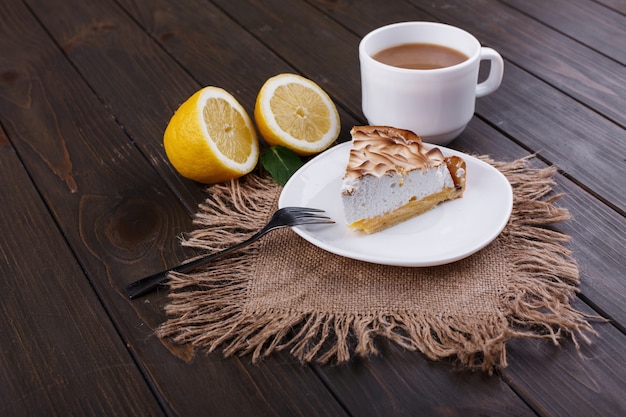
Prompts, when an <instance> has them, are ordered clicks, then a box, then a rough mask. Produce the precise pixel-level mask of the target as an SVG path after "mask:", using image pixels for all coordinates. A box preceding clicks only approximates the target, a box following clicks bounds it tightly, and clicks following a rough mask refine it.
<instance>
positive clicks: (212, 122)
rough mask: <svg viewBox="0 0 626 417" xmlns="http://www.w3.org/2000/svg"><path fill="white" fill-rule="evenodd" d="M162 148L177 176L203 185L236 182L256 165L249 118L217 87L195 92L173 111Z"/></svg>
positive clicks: (254, 139) (256, 149)
mask: <svg viewBox="0 0 626 417" xmlns="http://www.w3.org/2000/svg"><path fill="white" fill-rule="evenodd" d="M163 146H164V147H165V153H166V155H167V158H168V159H169V161H170V163H171V164H172V166H173V167H174V168H175V169H176V170H177V171H178V172H179V173H180V175H182V176H183V177H185V178H189V179H191V180H194V181H198V182H201V183H205V184H215V183H218V182H224V181H227V180H230V179H233V178H238V177H241V176H242V175H245V174H247V173H249V172H250V171H252V170H253V169H254V167H255V166H256V164H257V161H258V159H259V141H258V138H257V135H256V131H255V129H254V124H253V123H252V120H251V119H250V116H248V114H247V113H246V111H245V109H244V108H243V107H242V106H241V104H239V102H238V101H237V100H236V99H235V98H234V97H233V96H232V95H231V94H230V93H228V92H227V91H225V90H223V89H221V88H218V87H205V88H203V89H201V90H199V91H198V92H196V93H195V94H194V95H192V96H191V97H189V98H188V99H187V100H186V101H185V102H184V103H183V104H182V105H181V106H180V107H179V108H178V110H176V112H175V113H174V116H172V119H171V120H170V122H169V124H168V125H167V128H166V129H165V133H164V135H163Z"/></svg>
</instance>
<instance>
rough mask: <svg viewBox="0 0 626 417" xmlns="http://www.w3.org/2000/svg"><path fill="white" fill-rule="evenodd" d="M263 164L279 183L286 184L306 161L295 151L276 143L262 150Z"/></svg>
mask: <svg viewBox="0 0 626 417" xmlns="http://www.w3.org/2000/svg"><path fill="white" fill-rule="evenodd" d="M261 165H262V166H263V168H265V169H266V170H267V172H269V173H270V175H271V176H272V178H273V179H274V181H276V183H277V184H279V185H285V184H286V183H287V180H289V178H291V176H292V175H293V174H294V173H295V172H296V171H297V170H298V169H299V168H300V167H301V166H302V165H304V162H302V159H300V157H299V156H298V154H296V153H295V152H294V151H292V150H290V149H287V148H285V147H284V146H279V145H276V146H272V147H271V148H266V149H263V151H261Z"/></svg>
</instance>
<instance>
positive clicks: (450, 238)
mask: <svg viewBox="0 0 626 417" xmlns="http://www.w3.org/2000/svg"><path fill="white" fill-rule="evenodd" d="M350 147H351V142H346V143H342V144H340V145H337V146H335V147H333V148H330V149H329V150H327V151H325V152H324V153H322V154H320V155H318V156H317V157H315V158H314V159H312V160H311V161H309V162H308V163H307V164H305V165H304V166H303V167H302V168H300V169H299V170H298V171H297V172H296V173H295V174H294V175H293V176H292V177H291V178H290V179H289V181H288V182H287V184H286V185H285V187H284V189H283V191H282V193H281V195H280V198H279V200H278V206H279V207H281V208H282V207H287V206H303V207H312V208H319V209H323V210H326V212H327V213H328V215H329V216H330V217H331V218H332V219H333V220H334V221H335V222H336V223H335V224H331V225H307V226H298V227H294V228H293V230H294V231H295V232H296V233H297V234H299V235H300V236H302V237H303V238H304V239H306V240H308V241H309V242H311V243H312V244H314V245H316V246H318V247H320V248H322V249H325V250H327V251H329V252H332V253H335V254H337V255H341V256H345V257H348V258H353V259H358V260H361V261H367V262H373V263H378V264H384V265H396V266H412V267H424V266H435V265H443V264H446V263H450V262H454V261H458V260H459V259H463V258H465V257H467V256H469V255H471V254H473V253H475V252H477V251H479V250H480V249H482V248H484V247H485V246H487V245H488V244H489V243H490V242H491V241H493V240H494V239H495V238H496V237H497V236H498V235H499V234H500V232H501V231H502V229H504V226H506V223H507V221H508V220H509V217H510V215H511V210H512V208H513V191H512V189H511V185H510V184H509V182H508V181H507V179H506V178H505V177H504V175H502V173H501V172H500V171H498V170H497V169H495V168H494V167H492V166H491V165H489V164H487V163H485V162H483V161H481V160H479V159H476V158H474V157H471V156H469V155H466V154H463V153H461V152H458V151H455V150H452V149H448V148H444V147H442V146H439V149H441V151H442V152H443V154H444V155H446V156H449V155H457V156H460V157H462V158H463V159H464V160H465V162H466V164H467V187H466V189H465V193H464V194H463V197H462V198H459V199H456V200H452V201H446V202H444V203H441V204H440V205H439V206H437V207H435V208H434V209H432V210H430V211H428V212H426V213H424V214H422V215H420V216H417V217H414V218H412V219H410V220H408V221H406V222H403V223H400V224H398V225H396V226H393V227H390V228H388V229H385V230H383V231H380V232H378V233H374V234H371V235H367V234H364V233H361V232H353V231H351V230H349V229H348V228H347V226H346V220H345V217H344V214H343V205H342V203H341V182H342V177H343V174H344V171H345V169H346V164H347V163H348V156H349V152H350Z"/></svg>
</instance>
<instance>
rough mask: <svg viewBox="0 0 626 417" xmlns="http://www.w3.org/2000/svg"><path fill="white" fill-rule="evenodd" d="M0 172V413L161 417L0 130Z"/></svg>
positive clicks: (8, 414) (122, 344) (157, 407)
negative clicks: (152, 416)
mask: <svg viewBox="0 0 626 417" xmlns="http://www.w3.org/2000/svg"><path fill="white" fill-rule="evenodd" d="M5 74H6V73H5ZM0 91H1V89H0ZM0 173H1V174H2V175H0V195H1V196H2V208H1V209H0V230H2V233H0V259H2V261H0V277H1V278H0V291H2V302H1V303H0V315H2V317H3V320H1V321H0V334H2V349H0V369H2V372H1V373H0V386H1V387H2V389H0V404H1V405H0V414H2V415H5V416H34V415H46V416H56V415H58V416H62V415H94V414H101V415H142V414H144V415H145V414H149V415H155V416H156V415H163V411H162V410H161V408H160V405H159V403H158V402H157V401H156V400H155V398H154V396H153V394H152V392H151V390H150V388H149V386H148V384H147V383H146V381H145V380H144V379H143V376H142V375H141V372H140V371H139V370H138V369H137V367H136V365H135V363H134V360H133V358H132V357H131V356H130V355H129V352H128V351H127V349H126V347H125V343H124V341H123V340H122V339H121V338H120V336H119V334H118V333H117V331H116V329H115V328H114V327H113V325H111V323H110V321H109V317H108V316H107V313H106V311H105V310H104V309H103V307H102V305H101V303H100V300H99V299H98V297H97V296H96V294H95V293H94V291H93V288H91V286H90V285H89V283H88V281H87V280H86V279H85V276H84V273H83V271H82V270H81V268H80V265H79V264H78V262H77V260H76V258H74V256H73V254H72V251H71V249H70V248H69V247H68V245H67V243H66V242H65V241H64V239H63V235H62V234H61V233H60V232H59V230H58V229H57V228H56V227H55V226H54V219H52V217H51V216H50V213H49V212H48V209H47V208H46V206H45V205H44V204H43V202H42V201H41V199H40V197H39V194H38V191H37V190H36V189H35V187H34V186H33V184H32V183H31V182H30V179H29V177H28V174H27V172H26V171H25V169H24V166H23V165H22V164H21V162H20V161H19V159H18V157H17V155H16V153H15V151H14V149H13V148H12V147H11V145H10V144H9V142H8V139H7V137H6V136H5V133H4V131H3V130H2V129H0ZM35 242H36V243H35Z"/></svg>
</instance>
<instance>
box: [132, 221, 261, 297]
mask: <svg viewBox="0 0 626 417" xmlns="http://www.w3.org/2000/svg"><path fill="white" fill-rule="evenodd" d="M261 234H262V233H255V234H254V235H252V236H251V237H249V238H248V239H246V240H244V241H243V242H241V243H238V244H236V245H234V246H230V247H228V248H226V249H224V250H221V251H219V252H215V253H211V254H209V255H206V256H203V257H202V258H198V259H196V260H194V261H191V262H187V263H184V264H182V265H178V266H175V267H173V268H170V269H166V270H165V271H161V272H157V273H156V274H153V275H150V276H148V277H145V278H142V279H139V280H137V281H135V282H131V283H130V284H128V285H127V286H125V287H124V291H126V295H128V298H130V299H131V300H132V299H134V298H137V297H140V296H142V295H144V294H146V293H148V292H150V291H152V290H154V289H155V288H156V287H158V286H159V285H161V284H163V283H164V282H165V281H166V280H167V274H169V273H170V272H172V271H175V272H182V273H185V272H188V271H191V270H192V269H194V268H196V267H198V266H200V265H204V264H206V263H209V262H211V261H212V260H214V259H217V258H220V257H222V256H224V255H227V254H229V253H231V252H233V251H235V250H237V249H240V248H243V247H244V246H247V245H249V244H250V243H252V242H254V241H255V240H257V239H258V238H259V237H260V236H261Z"/></svg>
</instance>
